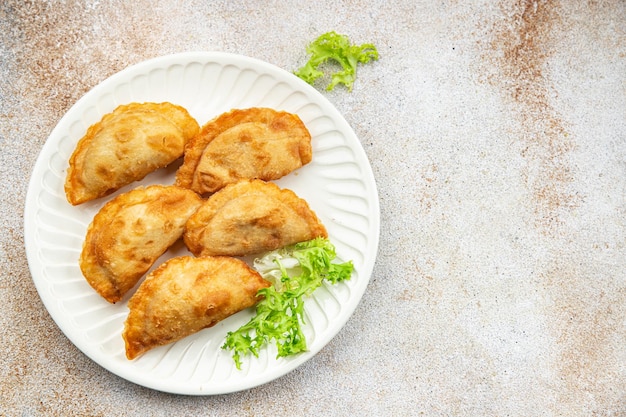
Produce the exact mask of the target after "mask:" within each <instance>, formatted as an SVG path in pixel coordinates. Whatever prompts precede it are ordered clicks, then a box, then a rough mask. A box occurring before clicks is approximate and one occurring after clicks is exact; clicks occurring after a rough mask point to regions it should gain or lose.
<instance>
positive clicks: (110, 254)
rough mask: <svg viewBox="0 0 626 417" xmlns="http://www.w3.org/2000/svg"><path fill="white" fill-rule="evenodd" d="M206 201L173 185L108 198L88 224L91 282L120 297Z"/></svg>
mask: <svg viewBox="0 0 626 417" xmlns="http://www.w3.org/2000/svg"><path fill="white" fill-rule="evenodd" d="M201 204H202V199H201V198H200V196H199V195H198V194H196V193H194V192H193V191H191V190H188V189H186V188H180V187H176V186H173V185H172V186H164V185H152V186H149V187H146V188H144V187H140V188H136V189H134V190H132V191H129V192H127V193H124V194H120V195H118V196H117V197H115V198H114V199H113V200H111V201H109V202H107V203H106V204H105V205H104V206H103V207H102V208H101V209H100V211H99V212H98V213H97V214H96V215H95V216H94V218H93V220H92V222H91V224H90V225H89V227H88V228H87V236H86V238H85V242H84V243H83V249H82V252H81V254H80V259H79V266H80V269H81V271H82V273H83V275H84V276H85V278H86V279H87V282H89V284H90V285H91V286H92V287H93V288H94V289H95V290H96V291H97V292H98V293H99V294H100V295H101V296H102V297H104V298H105V299H106V300H107V301H109V302H111V303H115V302H117V301H119V300H121V299H122V297H124V295H125V294H126V293H127V292H128V291H130V290H131V289H132V288H133V287H134V286H135V285H136V284H137V282H138V281H139V280H140V279H141V277H142V276H143V275H144V274H145V273H146V272H148V270H149V269H150V268H151V267H152V265H153V264H154V262H155V261H156V260H157V259H158V258H159V256H161V255H162V254H163V253H165V251H166V250H167V249H168V248H169V247H170V246H172V245H173V244H174V243H175V242H176V241H177V240H178V239H180V237H181V236H182V234H183V229H184V225H185V223H186V222H187V219H189V216H191V215H192V214H193V213H194V212H195V211H196V210H197V209H198V207H200V205H201Z"/></svg>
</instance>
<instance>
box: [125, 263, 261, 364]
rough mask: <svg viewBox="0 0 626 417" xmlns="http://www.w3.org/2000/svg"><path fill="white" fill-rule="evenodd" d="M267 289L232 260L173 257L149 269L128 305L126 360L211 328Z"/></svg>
mask: <svg viewBox="0 0 626 417" xmlns="http://www.w3.org/2000/svg"><path fill="white" fill-rule="evenodd" d="M270 285H271V284H270V282H269V281H266V280H265V279H263V278H262V277H261V275H259V273H258V272H256V271H255V270H253V269H252V268H250V267H249V266H248V265H247V264H246V263H245V262H243V261H241V260H239V259H236V258H230V257H225V256H220V257H203V258H193V257H191V256H181V257H178V258H172V259H170V260H169V261H167V262H166V263H164V264H162V265H161V266H159V267H158V268H157V269H155V270H154V271H152V272H151V273H150V274H149V275H148V276H147V277H146V279H145V281H144V282H142V283H141V285H140V286H139V288H138V289H137V292H135V294H133V296H132V297H131V299H130V301H129V302H128V308H129V310H130V312H129V314H128V318H127V319H126V323H125V325H124V333H123V337H124V341H125V344H126V357H127V358H128V359H134V358H136V357H137V356H139V355H141V354H142V353H144V352H146V351H147V350H150V349H152V348H154V347H157V346H161V345H165V344H168V343H171V342H175V341H177V340H180V339H182V338H184V337H186V336H189V335H191V334H194V333H196V332H198V331H200V330H202V329H204V328H207V327H211V326H214V325H215V324H216V323H218V322H219V321H221V320H223V319H225V318H226V317H228V316H230V315H232V314H235V313H236V312H238V311H241V310H243V309H245V308H248V307H252V306H253V305H255V304H256V302H257V300H258V298H257V296H256V294H257V292H258V291H259V290H260V289H261V288H265V287H269V286H270Z"/></svg>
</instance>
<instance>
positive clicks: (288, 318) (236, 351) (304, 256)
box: [222, 238, 354, 369]
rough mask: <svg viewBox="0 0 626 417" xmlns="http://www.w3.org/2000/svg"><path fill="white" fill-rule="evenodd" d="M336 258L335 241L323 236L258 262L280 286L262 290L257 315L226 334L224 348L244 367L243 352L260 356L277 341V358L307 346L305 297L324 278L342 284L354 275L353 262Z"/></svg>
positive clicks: (269, 277) (271, 279)
mask: <svg viewBox="0 0 626 417" xmlns="http://www.w3.org/2000/svg"><path fill="white" fill-rule="evenodd" d="M335 257H336V254H335V247H334V246H333V245H332V244H331V243H330V241H329V240H328V239H324V238H317V239H313V240H310V241H307V242H301V243H297V244H295V245H291V246H287V247H285V248H282V249H279V250H276V251H272V252H269V253H268V254H266V255H265V256H263V257H262V258H260V259H257V260H255V261H254V267H255V268H256V269H257V271H259V273H260V274H261V275H263V276H264V277H265V278H266V279H268V280H270V281H272V282H273V283H274V285H272V286H270V287H267V288H263V289H261V290H259V292H258V294H259V295H262V296H263V297H264V298H263V299H262V300H261V301H259V303H258V304H257V306H256V315H255V316H254V317H252V319H250V321H249V322H248V323H247V324H244V325H243V326H241V327H240V328H239V329H238V330H236V331H234V332H228V334H227V335H226V341H225V343H224V344H223V345H222V349H230V350H231V351H232V352H233V360H234V361H235V364H236V365H237V368H238V369H241V359H242V356H243V355H245V354H248V353H251V354H253V355H254V356H256V357H258V355H259V350H260V349H261V348H262V347H263V346H265V345H266V344H268V343H270V342H271V341H272V340H273V341H275V342H276V346H277V348H278V355H277V357H282V356H289V355H295V354H297V353H300V352H304V351H306V350H307V345H306V339H305V336H304V333H303V332H302V324H304V297H306V296H309V295H311V294H312V293H313V291H315V290H316V289H317V288H318V287H319V286H320V285H322V281H324V280H327V281H328V282H330V283H331V284H336V283H338V282H341V281H344V280H348V279H350V276H351V275H352V270H353V269H354V267H353V265H352V262H351V261H348V262H345V263H341V264H339V263H332V261H333V260H334V259H335Z"/></svg>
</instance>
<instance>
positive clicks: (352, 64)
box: [294, 31, 378, 91]
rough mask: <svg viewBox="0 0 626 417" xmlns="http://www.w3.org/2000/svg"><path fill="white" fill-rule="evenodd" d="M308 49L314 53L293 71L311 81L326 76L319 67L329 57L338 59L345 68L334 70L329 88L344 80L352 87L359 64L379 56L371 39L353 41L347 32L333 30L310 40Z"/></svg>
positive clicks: (329, 58)
mask: <svg viewBox="0 0 626 417" xmlns="http://www.w3.org/2000/svg"><path fill="white" fill-rule="evenodd" d="M306 50H307V53H309V54H310V55H311V57H310V58H309V61H308V62H307V63H306V64H305V65H304V66H303V67H302V68H300V69H298V70H297V71H295V72H294V74H295V75H297V76H298V77H300V78H302V79H303V80H304V81H306V82H307V83H309V84H313V83H314V82H315V80H317V79H318V78H320V77H322V76H324V72H323V71H320V70H319V69H318V67H319V66H320V65H321V64H323V63H325V62H327V61H329V60H330V61H334V62H336V63H338V64H339V65H340V66H341V67H342V68H343V70H341V71H338V72H335V73H334V74H332V77H331V81H330V84H328V86H327V87H326V90H328V91H330V90H332V89H334V88H335V86H336V85H337V84H343V85H344V86H345V87H347V88H348V90H349V91H352V86H353V84H354V80H355V79H356V69H357V65H358V64H359V63H361V64H365V63H368V62H370V61H371V60H377V59H378V51H377V50H376V47H375V46H374V45H372V44H371V43H365V44H363V45H360V46H357V45H350V40H349V39H348V37H347V36H345V35H340V34H338V33H336V32H333V31H331V32H327V33H324V34H323V35H321V36H320V37H318V38H317V39H316V40H314V41H313V42H311V44H309V46H308V47H307V49H306Z"/></svg>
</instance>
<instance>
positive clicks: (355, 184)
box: [24, 52, 379, 395]
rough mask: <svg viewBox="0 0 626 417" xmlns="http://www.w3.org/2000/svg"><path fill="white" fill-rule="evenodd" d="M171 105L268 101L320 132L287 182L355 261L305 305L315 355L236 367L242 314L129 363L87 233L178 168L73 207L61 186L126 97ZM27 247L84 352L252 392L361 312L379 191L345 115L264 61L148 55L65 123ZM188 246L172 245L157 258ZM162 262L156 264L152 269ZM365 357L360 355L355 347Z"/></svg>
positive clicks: (38, 182) (118, 367)
mask: <svg viewBox="0 0 626 417" xmlns="http://www.w3.org/2000/svg"><path fill="white" fill-rule="evenodd" d="M144 101H152V102H159V101H169V102H172V103H175V104H179V105H182V106H184V107H185V108H187V110H188V111H189V112H190V113H191V115H192V116H194V117H195V118H196V119H197V120H198V122H199V123H200V124H201V125H202V124H204V123H205V122H207V121H208V120H210V119H211V118H213V117H214V116H217V115H218V114H221V113H223V112H225V111H228V110H230V109H232V108H247V107H253V106H257V107H261V106H264V107H272V108H275V109H282V110H286V111H290V112H293V113H297V114H298V115H299V116H300V118H301V119H302V120H303V122H304V123H305V124H306V126H307V127H308V129H309V130H310V132H311V135H312V144H313V161H312V162H311V163H310V164H308V165H306V166H305V167H303V168H301V169H299V170H298V171H297V172H294V173H292V174H290V175H288V176H286V177H284V178H281V179H280V180H279V181H276V182H277V183H278V184H279V185H280V186H282V187H286V188H290V189H292V190H293V191H295V192H296V194H298V195H299V196H300V197H302V198H305V199H306V200H307V201H308V202H309V204H310V206H311V207H312V209H313V210H314V211H315V212H316V213H317V214H318V216H319V217H320V219H321V221H322V222H323V223H324V224H325V225H326V227H327V229H328V232H329V237H330V240H331V241H332V242H333V243H334V244H335V246H336V248H337V253H338V257H339V258H340V259H341V260H348V259H350V260H352V261H353V262H354V265H355V272H354V274H353V276H352V278H351V280H350V281H348V282H346V283H342V284H338V285H325V286H323V287H321V288H320V289H318V290H317V291H316V292H315V293H314V294H313V296H312V297H310V298H309V299H308V300H307V301H306V315H307V326H306V328H305V334H306V336H307V341H308V346H309V349H310V350H309V351H308V352H306V353H303V354H300V355H297V356H293V357H289V358H280V359H276V349H275V347H273V346H271V347H269V348H267V349H264V350H263V351H262V353H261V354H260V357H259V358H255V357H245V358H244V363H243V367H242V369H241V370H237V369H236V368H235V366H234V362H233V360H232V358H231V353H230V352H229V351H225V350H222V349H221V345H222V343H223V341H224V337H225V335H226V333H227V332H228V331H230V330H235V329H237V328H238V327H239V326H240V325H242V324H243V323H245V322H247V321H248V320H249V318H250V317H251V316H252V314H253V311H252V310H251V309H250V310H246V311H242V312H240V313H238V314H236V315H234V316H232V317H230V318H228V319H226V320H224V321H222V322H221V323H218V324H217V325H216V326H214V327H212V328H210V329H205V330H203V331H201V332H199V333H197V334H195V335H193V336H190V337H187V338H185V339H183V340H180V341H178V342H176V343H173V344H170V345H168V346H163V347H159V348H156V349H154V350H152V351H149V352H148V353H146V354H144V355H143V356H141V357H140V358H138V359H136V360H134V361H129V360H127V359H126V357H125V353H124V341H123V339H122V336H121V334H122V329H123V325H124V320H125V319H126V315H127V313H128V308H127V301H128V298H129V296H127V297H126V298H125V299H124V300H123V301H122V302H119V303H117V304H115V305H111V304H109V303H107V302H106V301H104V300H103V299H102V298H100V296H99V295H98V294H96V293H95V291H94V290H93V289H92V288H91V287H90V286H89V285H88V284H87V282H86V281H85V279H84V278H83V276H82V274H81V272H80V269H79V267H78V257H79V254H80V251H81V248H82V243H83V239H84V237H85V233H86V229H87V226H88V225H89V223H90V222H91V220H92V218H93V216H94V215H95V213H96V212H97V211H98V210H99V209H100V207H102V205H103V204H104V203H105V202H106V201H108V200H109V199H110V198H112V197H113V196H115V195H117V194H119V193H121V192H125V191H128V190H130V189H132V188H135V187H136V186H138V185H139V184H153V183H162V184H171V183H173V180H174V172H175V169H176V166H172V167H169V168H166V169H162V170H159V171H157V172H155V173H153V174H151V175H149V176H148V177H146V178H145V179H144V180H143V181H140V182H139V183H134V184H131V185H129V186H128V187H125V188H124V189H122V190H119V191H118V192H117V193H116V194H114V195H113V196H111V197H108V198H103V199H100V200H98V201H95V202H89V203H85V204H82V205H80V206H78V207H73V206H71V205H70V204H69V203H67V201H66V199H65V194H64V188H63V184H64V181H65V175H66V169H67V166H68V160H69V157H70V155H71V153H72V152H73V150H74V147H75V146H76V143H77V141H78V140H79V139H80V138H81V137H82V136H83V135H84V134H85V131H86V130H87V128H88V126H90V125H91V124H93V123H95V122H97V121H98V120H100V118H101V117H102V116H103V115H104V114H106V113H109V112H111V111H113V109H114V108H115V107H117V106H118V105H120V104H124V103H129V102H144ZM24 223H25V224H24V232H25V243H26V253H27V256H28V262H29V266H30V270H31V274H32V277H33V280H34V282H35V285H36V287H37V290H38V292H39V294H40V296H41V298H42V300H43V302H44V304H45V306H46V308H47V309H48V311H49V312H50V315H51V316H52V318H53V319H54V320H55V322H56V323H57V324H58V326H59V327H60V328H61V330H62V331H63V332H64V333H65V335H67V337H68V338H69V339H70V340H71V341H72V343H74V344H75V345H76V346H77V347H78V348H79V349H80V350H81V351H83V352H84V353H85V354H86V355H87V356H89V357H90V358H91V359H93V360H94V361H95V362H97V363H98V364H100V365H101V366H103V367H104V368H106V369H108V370H109V371H111V372H113V373H115V374H117V375H119V376H121V377H122V378H125V379H127V380H129V381H132V382H134V383H136V384H140V385H143V386H146V387H150V388H153V389H157V390H161V391H166V392H171V393H181V394H190V395H208V394H221V393H228V392H234V391H239V390H243V389H248V388H251V387H254V386H257V385H260V384H263V383H266V382H269V381H271V380H273V379H275V378H278V377H280V376H282V375H285V374H286V373H288V372H289V371H291V370H293V369H295V368H296V367H297V366H299V365H301V364H302V363H304V362H305V361H306V360H308V359H310V358H311V357H312V356H313V355H314V354H315V353H317V352H318V351H319V350H320V349H322V347H324V346H325V345H326V344H327V343H328V342H329V341H330V340H331V339H332V338H333V337H334V336H335V335H336V334H337V333H338V332H339V331H340V330H341V328H342V327H343V326H344V324H345V323H346V321H347V320H348V319H349V317H350V316H351V315H352V313H353V312H354V310H355V308H356V306H357V304H358V303H359V300H360V299H361V297H362V295H363V292H364V291H365V288H366V287H367V284H368V281H369V279H370V275H371V272H372V269H373V266H374V261H375V259H376V254H377V250H378V237H379V206H378V195H377V191H376V186H375V182H374V177H373V175H372V170H371V167H370V165H369V162H368V160H367V157H366V155H365V153H364V151H363V148H362V147H361V144H360V143H359V141H358V139H357V137H356V136H355V134H354V132H353V131H352V129H351V128H350V126H349V125H348V123H347V122H346V121H345V119H344V118H343V117H342V116H341V114H340V113H339V112H338V111H337V110H336V109H335V108H334V107H333V106H332V105H331V104H330V103H329V102H328V100H326V98H324V96H322V95H321V94H320V93H319V92H318V91H317V90H315V89H314V88H312V87H311V86H309V85H308V84H306V83H305V82H303V81H302V80H300V79H299V78H297V77H295V76H294V75H292V74H291V73H289V72H287V71H284V70H282V69H280V68H277V67H275V66H273V65H270V64H267V63H265V62H262V61H258V60H255V59H251V58H248V57H243V56H239V55H231V54H225V53H210V52H199V53H184V54H176V55H170V56H165V57H161V58H157V59H153V60H149V61H146V62H143V63H140V64H138V65H135V66H132V67H129V68H127V69H125V70H123V71H121V72H119V73H118V74H115V75H114V76H112V77H110V78H108V79H107V80H105V81H104V82H102V83H101V84H99V85H98V86H96V87H95V88H94V89H92V90H91V91H90V92H88V93H87V94H86V95H85V96H84V97H83V98H81V99H80V100H79V101H78V102H77V103H76V104H75V105H74V106H73V107H72V108H71V109H70V110H69V111H68V112H67V114H66V115H65V116H64V117H63V118H62V119H61V121H60V122H59V124H58V125H57V126H56V127H55V129H54V130H53V131H52V133H51V135H50V137H49V138H48V140H47V142H46V143H45V145H44V147H43V149H42V151H41V154H40V155H39V158H38V160H37V163H36V165H35V168H34V171H33V174H32V177H31V180H30V185H29V189H28V195H27V198H26V207H25V216H24ZM183 253H187V252H186V249H185V248H184V246H183V245H176V246H175V247H174V248H172V250H170V251H168V252H167V253H166V254H165V255H163V257H162V258H161V259H160V260H159V261H158V262H157V265H158V264H159V263H161V262H162V261H164V260H165V259H168V258H170V257H172V256H175V255H180V254H183ZM155 267H156V265H155ZM356 354H358V352H357V353H356Z"/></svg>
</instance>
